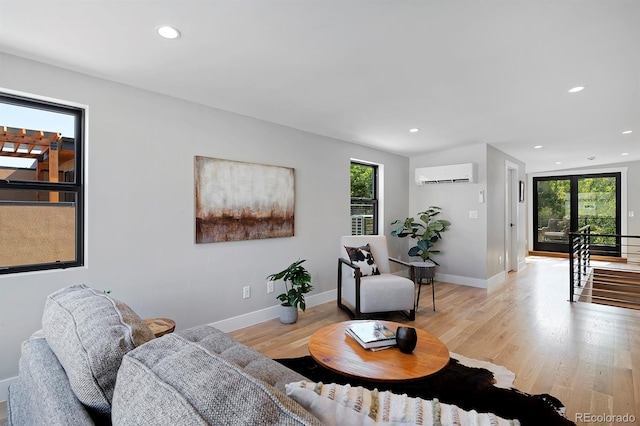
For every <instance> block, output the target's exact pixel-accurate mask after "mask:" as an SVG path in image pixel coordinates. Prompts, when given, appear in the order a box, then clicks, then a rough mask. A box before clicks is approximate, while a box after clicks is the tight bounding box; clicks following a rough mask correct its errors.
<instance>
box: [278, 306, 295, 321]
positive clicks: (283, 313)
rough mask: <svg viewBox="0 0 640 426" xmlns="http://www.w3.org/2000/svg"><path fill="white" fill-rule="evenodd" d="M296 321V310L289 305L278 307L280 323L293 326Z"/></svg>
mask: <svg viewBox="0 0 640 426" xmlns="http://www.w3.org/2000/svg"><path fill="white" fill-rule="evenodd" d="M296 321H298V308H295V307H293V306H289V305H280V322H281V323H283V324H293V323H295V322H296Z"/></svg>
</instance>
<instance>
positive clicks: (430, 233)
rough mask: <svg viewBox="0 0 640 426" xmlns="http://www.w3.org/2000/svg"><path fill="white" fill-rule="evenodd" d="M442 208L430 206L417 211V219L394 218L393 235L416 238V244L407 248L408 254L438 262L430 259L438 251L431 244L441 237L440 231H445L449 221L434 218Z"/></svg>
mask: <svg viewBox="0 0 640 426" xmlns="http://www.w3.org/2000/svg"><path fill="white" fill-rule="evenodd" d="M441 210H442V209H441V208H440V207H436V206H430V207H429V208H427V209H426V210H425V211H423V212H419V213H418V220H416V219H414V218H413V217H408V218H406V219H405V220H395V221H393V222H392V223H391V227H392V231H391V235H393V236H394V237H400V238H404V237H411V238H413V239H414V240H416V245H414V246H413V247H411V248H410V249H409V252H408V254H409V256H412V257H414V256H415V257H420V258H422V261H423V262H424V261H426V260H431V261H432V262H433V263H435V264H436V265H438V262H436V261H435V260H433V259H431V255H432V254H438V253H440V250H435V249H434V248H433V246H434V245H435V243H436V242H437V241H438V240H439V239H441V238H442V233H443V232H445V231H447V227H448V226H450V225H451V222H449V221H448V220H445V219H436V216H438V215H439V214H440V211H441Z"/></svg>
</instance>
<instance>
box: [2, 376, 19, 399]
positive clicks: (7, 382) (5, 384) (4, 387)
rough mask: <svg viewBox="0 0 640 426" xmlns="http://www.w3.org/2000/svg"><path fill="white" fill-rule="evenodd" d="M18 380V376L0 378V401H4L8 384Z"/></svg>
mask: <svg viewBox="0 0 640 426" xmlns="http://www.w3.org/2000/svg"><path fill="white" fill-rule="evenodd" d="M16 380H18V377H17V376H16V377H11V378H8V379H4V380H0V402H5V401H6V400H7V397H8V396H9V385H10V384H11V383H13V382H15V381H16Z"/></svg>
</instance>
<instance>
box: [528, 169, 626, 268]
mask: <svg viewBox="0 0 640 426" xmlns="http://www.w3.org/2000/svg"><path fill="white" fill-rule="evenodd" d="M533 187H534V191H535V192H534V197H533V215H534V218H533V219H534V220H533V224H534V234H533V235H534V243H533V248H534V250H537V251H553V252H566V253H568V252H569V232H572V231H575V230H577V229H579V228H581V227H582V226H584V225H591V233H592V234H601V235H611V236H608V237H597V236H596V237H593V238H592V240H591V250H592V253H593V254H603V255H607V256H620V238H618V237H615V236H613V235H620V173H600V174H592V175H590V174H584V175H570V176H548V177H534V178H533Z"/></svg>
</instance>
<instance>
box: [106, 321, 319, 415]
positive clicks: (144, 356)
mask: <svg viewBox="0 0 640 426" xmlns="http://www.w3.org/2000/svg"><path fill="white" fill-rule="evenodd" d="M217 340H218V339H212V340H209V339H203V340H200V341H199V342H193V341H189V340H188V339H187V338H185V337H184V336H181V335H178V334H167V335H165V336H162V337H160V338H158V339H156V340H154V341H152V342H149V343H147V344H146V345H144V346H142V347H140V348H137V349H135V350H133V351H131V352H129V353H128V354H127V355H125V357H124V358H123V360H122V365H121V367H120V371H119V372H118V378H117V380H116V389H115V392H114V396H113V409H112V413H111V414H112V420H113V423H114V424H123V425H124V424H126V425H147V424H160V423H161V424H180V425H204V424H211V425H235V424H238V425H245V424H247V425H249V424H261V425H271V424H278V425H305V424H312V425H319V424H320V423H319V421H318V420H317V419H316V418H315V417H313V416H312V415H311V414H310V413H308V412H307V411H305V410H304V409H303V408H302V407H300V405H298V404H297V403H295V402H294V401H293V400H291V399H290V398H287V396H286V395H285V394H284V393H283V392H280V391H278V390H276V389H275V388H273V387H272V386H271V385H269V384H267V383H266V382H264V381H262V380H260V379H257V378H255V377H253V376H252V375H250V374H248V373H247V372H246V371H244V370H243V369H242V368H240V367H239V366H238V365H236V364H234V363H232V362H230V361H228V360H226V359H224V358H223V357H222V356H221V355H218V354H216V353H215V352H216V350H217V349H216V350H209V349H208V346H215V342H216V341H217ZM221 340H225V339H221ZM265 359H266V358H265ZM160 420H161V422H160Z"/></svg>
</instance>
